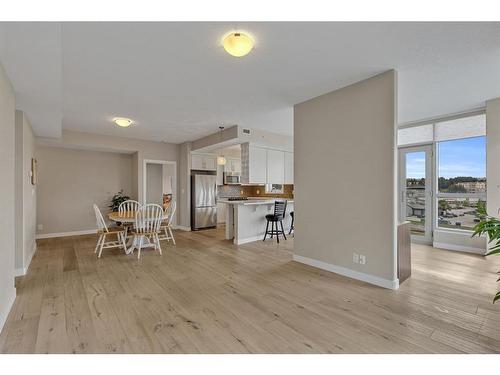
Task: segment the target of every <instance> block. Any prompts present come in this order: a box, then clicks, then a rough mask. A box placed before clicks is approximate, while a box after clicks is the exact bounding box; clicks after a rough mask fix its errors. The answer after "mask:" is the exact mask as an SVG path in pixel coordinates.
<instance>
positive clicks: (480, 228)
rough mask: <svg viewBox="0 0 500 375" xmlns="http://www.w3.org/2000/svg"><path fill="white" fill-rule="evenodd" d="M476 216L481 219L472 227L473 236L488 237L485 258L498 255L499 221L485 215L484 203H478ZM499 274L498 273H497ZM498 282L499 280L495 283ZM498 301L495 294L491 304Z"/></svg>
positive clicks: (497, 296) (499, 247)
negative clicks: (488, 247)
mask: <svg viewBox="0 0 500 375" xmlns="http://www.w3.org/2000/svg"><path fill="white" fill-rule="evenodd" d="M477 214H478V216H479V217H480V218H481V221H480V222H479V223H478V224H477V225H476V226H475V227H474V233H473V234H472V237H474V236H481V235H483V234H487V235H488V244H491V245H490V249H489V251H488V252H487V253H486V255H485V256H489V255H493V254H500V219H498V218H496V217H492V216H489V215H488V214H487V213H486V206H485V204H484V203H481V202H479V203H478V205H477ZM497 273H498V274H500V271H499V272H497ZM498 281H500V278H499V279H498V280H497V282H498ZM499 299H500V292H497V294H495V297H493V303H495V302H496V301H497V300H499Z"/></svg>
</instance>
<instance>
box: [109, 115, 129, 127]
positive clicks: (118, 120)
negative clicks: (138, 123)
mask: <svg viewBox="0 0 500 375" xmlns="http://www.w3.org/2000/svg"><path fill="white" fill-rule="evenodd" d="M113 122H114V123H115V124H116V125H118V126H121V127H122V128H126V127H129V126H130V125H131V124H132V120H131V119H129V118H123V117H117V118H115V119H113Z"/></svg>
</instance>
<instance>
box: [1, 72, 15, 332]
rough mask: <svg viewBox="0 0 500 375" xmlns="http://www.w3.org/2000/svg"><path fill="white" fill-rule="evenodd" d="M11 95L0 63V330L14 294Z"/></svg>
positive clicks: (13, 132) (13, 151) (12, 91)
mask: <svg viewBox="0 0 500 375" xmlns="http://www.w3.org/2000/svg"><path fill="white" fill-rule="evenodd" d="M14 145H15V96H14V90H13V88H12V85H11V84H10V82H9V79H8V78H7V75H6V73H5V70H4V68H3V66H2V65H1V64H0V176H2V183H1V184H0V207H1V209H0V243H1V244H2V246H0V329H1V328H2V327H3V325H4V324H5V320H6V319H7V315H8V313H9V311H10V308H11V306H12V304H13V302H14V299H15V297H16V290H15V288H14V259H15V230H14V222H15V204H14V201H15V194H14V191H15V185H14V183H15V146H14Z"/></svg>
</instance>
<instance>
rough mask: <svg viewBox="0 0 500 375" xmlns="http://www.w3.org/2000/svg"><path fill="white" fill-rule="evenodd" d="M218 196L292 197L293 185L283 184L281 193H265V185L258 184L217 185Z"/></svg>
mask: <svg viewBox="0 0 500 375" xmlns="http://www.w3.org/2000/svg"><path fill="white" fill-rule="evenodd" d="M217 194H218V196H219V198H228V197H276V198H293V185H284V191H283V194H266V193H265V186H259V185H245V186H241V185H219V186H218V187H217Z"/></svg>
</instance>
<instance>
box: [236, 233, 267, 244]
mask: <svg viewBox="0 0 500 375" xmlns="http://www.w3.org/2000/svg"><path fill="white" fill-rule="evenodd" d="M263 238H264V233H262V234H261V235H259V236H253V237H248V238H243V239H239V238H238V239H236V238H235V239H234V244H235V245H243V244H245V243H249V242H255V241H259V240H260V241H262V239H263Z"/></svg>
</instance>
